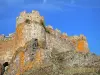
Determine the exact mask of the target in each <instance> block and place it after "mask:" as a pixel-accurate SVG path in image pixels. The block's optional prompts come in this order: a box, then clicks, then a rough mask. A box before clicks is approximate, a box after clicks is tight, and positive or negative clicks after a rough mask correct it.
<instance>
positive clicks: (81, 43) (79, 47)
mask: <svg viewBox="0 0 100 75" xmlns="http://www.w3.org/2000/svg"><path fill="white" fill-rule="evenodd" d="M84 45H85V42H84V40H79V41H78V44H77V51H79V52H84V51H85V47H84Z"/></svg>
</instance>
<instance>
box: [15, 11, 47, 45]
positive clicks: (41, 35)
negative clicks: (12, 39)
mask: <svg viewBox="0 0 100 75" xmlns="http://www.w3.org/2000/svg"><path fill="white" fill-rule="evenodd" d="M43 22H44V18H43V17H42V16H40V14H39V12H38V11H32V13H26V12H25V11H24V12H21V13H20V16H19V17H17V22H16V39H17V40H16V43H17V44H18V45H19V46H24V44H25V43H26V42H27V41H30V40H31V39H32V38H34V39H37V40H38V42H39V43H40V44H42V45H45V36H46V34H45V28H44V25H43Z"/></svg>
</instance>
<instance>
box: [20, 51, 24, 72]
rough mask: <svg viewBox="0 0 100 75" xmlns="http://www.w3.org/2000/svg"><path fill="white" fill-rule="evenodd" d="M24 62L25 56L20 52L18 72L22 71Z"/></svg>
mask: <svg viewBox="0 0 100 75" xmlns="http://www.w3.org/2000/svg"><path fill="white" fill-rule="evenodd" d="M24 61H25V54H24V52H23V51H21V52H20V71H21V72H22V71H23V68H24Z"/></svg>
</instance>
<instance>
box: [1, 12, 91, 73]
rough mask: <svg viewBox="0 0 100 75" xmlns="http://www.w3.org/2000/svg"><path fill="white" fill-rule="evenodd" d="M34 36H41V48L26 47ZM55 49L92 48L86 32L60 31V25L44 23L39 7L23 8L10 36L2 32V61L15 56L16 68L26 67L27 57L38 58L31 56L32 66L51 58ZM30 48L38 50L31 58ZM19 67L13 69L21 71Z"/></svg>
mask: <svg viewBox="0 0 100 75" xmlns="http://www.w3.org/2000/svg"><path fill="white" fill-rule="evenodd" d="M32 39H35V40H38V50H36V51H35V50H34V48H33V47H32V46H31V48H33V49H27V48H26V47H27V43H28V42H29V41H31V40H32ZM29 47H30V46H29ZM29 47H28V48H29ZM19 48H20V49H19ZM18 49H19V52H18V53H19V54H18V55H16V58H15V59H14V56H15V54H16V53H17V50H18ZM54 49H56V50H57V52H58V53H62V52H67V51H77V52H82V53H88V52H89V48H88V44H87V40H86V37H85V36H84V35H80V36H68V35H67V34H66V33H61V32H60V30H58V29H56V30H54V29H53V27H52V26H50V25H49V26H47V27H46V26H44V18H43V17H42V16H40V14H39V12H38V11H32V13H26V11H24V12H21V13H20V16H19V17H17V20H16V32H15V33H13V34H10V35H9V36H8V38H7V37H5V36H4V35H0V62H2V63H4V62H9V63H11V60H13V59H14V61H13V64H12V65H13V66H15V67H16V68H18V66H20V69H21V68H22V72H23V71H25V70H26V69H27V67H26V68H25V65H24V64H25V62H26V61H31V59H35V61H33V60H32V62H31V65H30V67H31V66H32V64H33V63H34V62H35V64H37V62H39V63H41V62H44V61H45V60H46V59H47V58H48V54H49V56H51V52H52V51H53V50H54ZM30 50H34V51H35V52H36V53H33V55H34V56H33V57H35V58H31V56H30V55H31V53H32V51H30ZM20 51H21V52H20ZM12 65H10V66H12ZM23 67H24V68H23ZM12 69H14V67H13V68H11V69H9V71H12ZM20 69H19V68H18V70H17V69H16V70H14V72H13V71H12V72H10V73H11V74H14V75H15V73H16V75H19V74H20V72H19V70H20ZM11 74H8V75H11Z"/></svg>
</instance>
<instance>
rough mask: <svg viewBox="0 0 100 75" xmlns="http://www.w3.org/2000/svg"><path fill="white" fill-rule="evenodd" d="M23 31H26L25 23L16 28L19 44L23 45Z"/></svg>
mask: <svg viewBox="0 0 100 75" xmlns="http://www.w3.org/2000/svg"><path fill="white" fill-rule="evenodd" d="M23 29H24V23H20V24H19V25H17V28H16V40H17V42H18V44H19V43H20V44H22V40H23Z"/></svg>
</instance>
